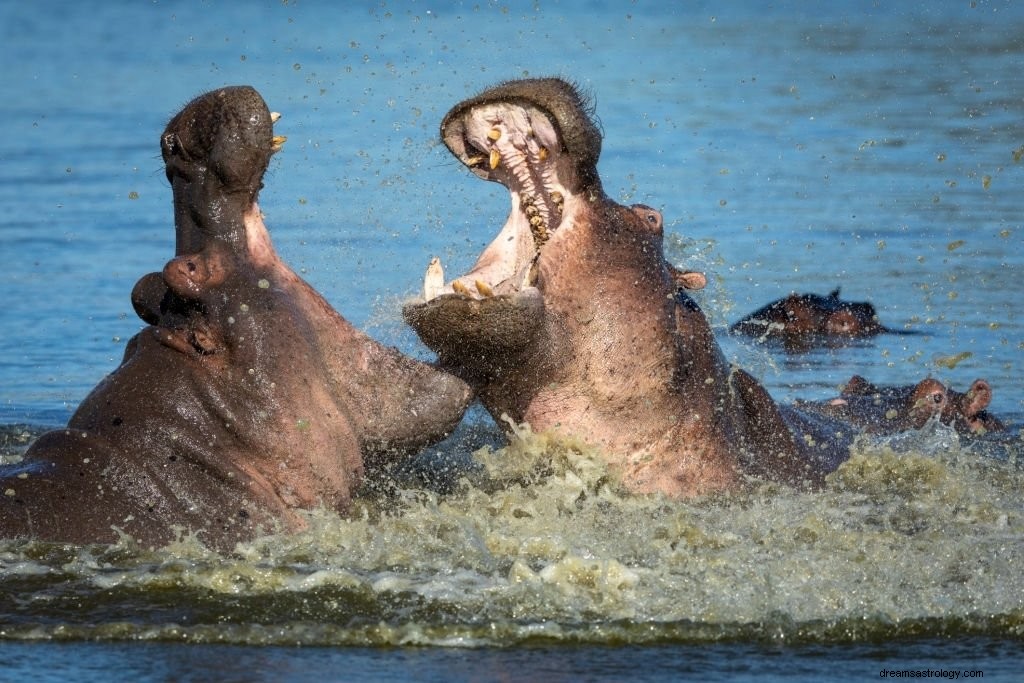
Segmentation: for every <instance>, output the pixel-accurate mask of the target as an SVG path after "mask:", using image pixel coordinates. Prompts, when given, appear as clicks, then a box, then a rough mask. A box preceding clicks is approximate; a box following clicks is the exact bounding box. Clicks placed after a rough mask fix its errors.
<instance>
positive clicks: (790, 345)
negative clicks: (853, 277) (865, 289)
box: [730, 289, 912, 350]
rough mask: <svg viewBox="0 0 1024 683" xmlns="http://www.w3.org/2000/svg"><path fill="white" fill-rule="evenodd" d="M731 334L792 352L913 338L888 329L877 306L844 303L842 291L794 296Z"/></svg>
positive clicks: (739, 325) (761, 311) (770, 306)
mask: <svg viewBox="0 0 1024 683" xmlns="http://www.w3.org/2000/svg"><path fill="white" fill-rule="evenodd" d="M730 331H731V332H732V333H733V334H741V335H745V336H749V337H752V338H754V339H756V340H758V341H773V342H781V343H782V345H783V347H784V348H786V349H788V350H802V349H806V348H810V347H812V346H827V345H832V344H841V343H843V342H846V341H849V340H852V339H866V338H869V337H874V336H877V335H879V334H912V332H909V331H906V330H896V329H892V328H889V327H886V326H884V325H883V324H882V323H881V322H879V320H878V313H877V311H876V310H875V307H874V305H872V304H871V303H869V302H866V301H843V300H842V299H840V298H839V290H838V289H835V290H833V291H832V292H830V293H829V295H828V296H821V295H820V294H790V295H789V296H787V297H786V298H784V299H779V300H778V301H773V302H772V303H770V304H768V305H766V306H762V307H761V308H759V309H757V310H756V311H754V312H753V313H751V314H750V315H748V316H746V317H744V318H743V319H742V320H739V321H737V322H736V323H735V324H734V325H733V326H732V327H731V328H730Z"/></svg>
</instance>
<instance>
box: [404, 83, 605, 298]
mask: <svg viewBox="0 0 1024 683" xmlns="http://www.w3.org/2000/svg"><path fill="white" fill-rule="evenodd" d="M567 102H568V104H567ZM441 137H442V139H443V140H444V142H445V145H446V146H447V147H448V149H449V150H450V151H451V152H452V154H453V155H454V156H455V157H456V158H457V159H459V161H461V162H462V163H463V164H465V165H466V166H467V167H469V168H470V170H471V171H472V172H473V173H474V174H475V175H477V176H479V177H481V178H483V179H485V180H490V181H493V182H498V183H501V184H502V185H504V186H505V187H506V188H508V191H509V199H510V203H511V210H510V212H509V216H508V219H507V220H506V222H505V225H504V226H503V227H502V228H501V230H500V231H499V233H498V235H497V237H496V238H495V239H494V241H493V242H491V244H490V245H489V246H488V247H487V248H486V249H485V250H484V251H483V253H482V254H481V255H480V257H479V259H478V260H477V262H476V264H475V265H474V266H473V268H472V269H471V270H470V271H469V272H468V273H466V274H464V275H462V276H460V277H458V278H455V279H453V280H452V281H450V282H447V283H446V282H445V280H444V271H443V269H442V268H441V264H440V261H439V260H437V259H434V260H433V261H431V263H430V266H428V268H427V273H426V276H425V278H424V292H423V299H424V300H425V301H430V300H431V299H434V298H436V297H437V296H441V295H446V294H456V295H461V296H464V297H468V298H471V299H484V298H488V297H491V296H494V295H510V294H515V293H517V292H521V291H523V290H526V289H528V288H530V287H533V286H534V285H535V284H536V268H535V267H534V266H535V263H536V261H537V259H538V257H539V255H540V253H541V252H542V250H543V249H544V247H545V245H546V244H548V243H549V242H550V241H552V240H557V239H558V238H559V234H560V233H566V232H568V231H570V230H572V227H573V221H574V216H575V215H577V214H578V212H579V210H580V209H581V208H582V207H581V203H585V202H589V201H592V200H593V199H594V198H595V197H597V196H600V195H601V188H600V181H599V180H598V177H597V170H596V162H597V155H598V154H599V152H600V135H599V133H598V131H597V129H596V126H594V124H593V122H592V121H591V120H590V117H589V115H588V113H587V109H586V104H585V102H584V100H583V98H582V96H581V95H580V94H579V92H578V91H577V90H576V88H574V87H573V86H571V85H569V84H568V83H565V82H564V81H561V80H558V79H534V80H526V81H515V82H510V83H505V84H503V85H500V86H497V87H495V88H492V89H490V90H488V91H486V92H484V93H483V94H481V95H479V96H477V97H475V98H472V99H470V100H467V101H466V102H463V103H461V104H459V105H457V106H456V107H455V108H454V109H452V111H451V112H449V113H448V115H447V116H446V117H445V119H444V121H443V122H442V124H441Z"/></svg>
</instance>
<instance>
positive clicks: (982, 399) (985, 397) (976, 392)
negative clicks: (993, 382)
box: [964, 379, 992, 417]
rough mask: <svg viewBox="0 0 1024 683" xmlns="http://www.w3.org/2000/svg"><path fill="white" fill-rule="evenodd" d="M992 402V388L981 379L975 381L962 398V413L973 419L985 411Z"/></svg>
mask: <svg viewBox="0 0 1024 683" xmlns="http://www.w3.org/2000/svg"><path fill="white" fill-rule="evenodd" d="M991 402H992V387H991V386H989V383H988V382H986V381H985V380H983V379H976V380H974V383H973V384H971V388H970V389H968V390H967V395H966V396H965V397H964V413H965V414H966V415H967V417H973V416H975V415H977V414H978V413H980V412H981V411H983V410H985V408H987V407H988V404H989V403H991Z"/></svg>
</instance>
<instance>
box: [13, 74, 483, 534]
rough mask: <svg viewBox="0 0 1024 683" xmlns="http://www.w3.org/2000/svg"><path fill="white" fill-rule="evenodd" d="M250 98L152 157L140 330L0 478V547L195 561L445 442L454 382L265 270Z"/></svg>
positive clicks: (267, 246) (265, 141) (272, 257)
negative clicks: (156, 247) (169, 200)
mask: <svg viewBox="0 0 1024 683" xmlns="http://www.w3.org/2000/svg"><path fill="white" fill-rule="evenodd" d="M276 118H277V115H275V114H271V112H270V111H269V110H268V109H267V106H266V104H265V103H264V102H263V99H262V98H261V97H260V95H259V94H258V93H257V92H256V91H255V90H254V89H252V88H250V87H231V88H223V89H221V90H217V91H215V92H211V93H208V94H205V95H202V96H200V97H199V98H197V99H195V100H194V101H193V102H191V103H190V104H188V105H187V106H186V107H185V108H184V109H183V110H182V111H181V112H180V113H179V114H178V115H177V116H175V117H174V118H173V119H171V121H170V123H169V124H168V125H167V129H166V130H165V131H164V133H163V136H162V137H161V139H160V142H161V149H162V151H163V159H164V162H165V164H166V174H167V180H168V182H169V183H170V185H171V189H172V191H173V195H174V219H175V227H176V233H177V247H176V256H175V258H173V259H172V260H171V261H170V262H168V263H167V265H166V266H165V267H164V269H163V272H161V273H152V274H149V275H147V276H145V277H143V278H142V279H141V280H140V281H139V283H138V284H137V285H136V287H135V290H134V291H133V293H132V300H133V304H134V305H135V308H136V311H137V312H138V314H139V315H140V317H141V318H142V319H143V320H144V321H146V322H147V323H149V325H150V326H149V327H146V328H144V329H143V330H142V331H141V332H140V333H139V334H138V335H136V336H135V337H134V338H133V339H132V340H131V341H130V342H129V343H128V345H127V349H126V352H125V356H124V360H123V362H122V363H121V365H120V366H119V367H118V368H117V369H116V370H115V371H114V372H113V373H111V374H110V375H109V376H108V377H107V378H105V379H104V380H103V381H102V382H101V383H100V384H99V385H98V386H97V387H96V388H95V389H94V390H93V391H92V393H90V394H89V396H88V397H86V399H85V400H84V401H83V403H82V404H81V406H80V407H79V408H78V410H77V411H76V412H75V414H74V416H73V417H72V418H71V421H70V423H69V424H68V426H67V429H62V430H59V431H54V432H50V433H47V434H44V435H43V436H42V437H40V438H39V440H38V441H36V443H35V444H34V445H33V446H32V447H31V448H30V449H29V451H28V453H27V455H26V457H25V460H24V461H23V462H22V463H20V464H18V465H15V466H9V467H5V468H3V474H4V481H3V489H4V490H5V495H4V496H2V497H0V537H3V538H12V537H22V536H27V537H33V538H39V539H47V540H56V541H68V542H74V543H89V542H111V541H114V540H115V539H116V538H117V535H118V531H117V530H122V531H124V532H126V533H128V534H131V535H132V536H133V537H134V538H135V539H137V540H139V541H140V542H143V543H145V544H163V543H166V542H168V541H170V540H173V538H174V537H175V529H176V528H177V529H182V530H193V531H196V532H200V539H201V540H203V541H204V542H206V543H207V544H210V545H214V546H219V547H230V546H232V545H233V544H234V542H235V541H237V540H240V539H245V538H248V537H251V536H252V535H254V534H255V533H257V532H259V531H261V530H264V529H269V528H271V527H279V528H282V529H296V528H300V527H301V526H302V524H303V522H302V518H301V516H300V515H298V514H297V512H296V511H297V510H299V509H310V508H315V507H317V506H324V507H326V508H328V509H332V510H338V511H343V510H345V508H346V506H347V505H348V504H349V500H350V497H351V495H352V492H353V490H354V489H355V488H356V487H358V486H359V484H360V480H361V477H362V474H363V465H364V462H363V459H364V458H367V457H373V458H383V457H390V456H391V455H393V454H396V453H404V452H409V451H413V450H416V449H418V448H419V447H421V446H423V445H425V444H426V443H429V442H432V441H435V440H438V439H440V438H442V437H443V436H445V435H446V434H448V433H449V432H450V431H451V430H452V429H453V428H454V426H455V425H456V424H457V422H458V420H459V419H460V418H461V416H462V413H463V411H464V410H465V408H466V405H467V404H468V402H469V400H470V398H471V395H470V392H469V388H468V387H467V386H466V385H465V384H464V383H463V382H462V381H460V380H458V379H456V378H455V377H452V376H451V375H447V374H444V373H442V372H439V371H437V370H435V369H434V368H432V367H430V366H428V365H425V364H423V363H420V362H417V361H413V360H411V359H408V358H406V357H404V356H402V355H401V354H399V353H398V352H397V351H396V350H394V349H390V348H386V347H384V346H382V345H380V344H378V343H376V342H375V341H373V340H372V339H370V338H368V337H367V336H366V335H364V334H362V333H361V332H359V331H358V330H356V329H355V328H353V327H352V325H350V324H349V323H348V322H346V321H345V320H344V319H343V318H342V317H341V316H340V315H339V314H338V313H336V312H335V311H334V310H333V309H332V308H331V307H330V305H329V304H328V303H327V302H326V301H325V300H324V299H323V298H321V297H320V295H319V294H317V292H316V291H314V290H313V288H312V287H310V286H309V285H308V284H306V283H305V282H304V281H302V280H301V279H300V278H299V277H298V276H297V275H296V274H295V273H294V272H293V271H292V270H291V269H290V268H289V267H288V266H287V265H286V264H285V263H284V262H282V261H281V259H280V258H279V257H278V255H277V254H276V253H275V251H274V248H273V246H272V245H271V243H270V236H269V234H268V233H267V229H266V227H265V226H264V224H263V218H262V215H261V213H260V209H259V207H258V206H257V203H256V200H257V194H258V192H259V190H260V189H261V187H262V181H263V175H264V172H265V171H266V169H267V165H268V163H269V160H270V157H271V155H272V154H273V153H274V152H275V151H277V149H279V148H280V146H281V144H283V142H284V138H283V137H275V136H274V133H273V131H272V125H271V124H272V122H273V121H274V120H276Z"/></svg>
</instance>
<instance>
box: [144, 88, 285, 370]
mask: <svg viewBox="0 0 1024 683" xmlns="http://www.w3.org/2000/svg"><path fill="white" fill-rule="evenodd" d="M279 116H280V115H279V114H276V113H271V112H270V110H269V109H268V108H267V105H266V103H265V102H264V101H263V98H262V97H261V96H260V95H259V93H258V92H257V91H256V90H255V89H254V88H252V87H249V86H235V87H227V88H222V89H220V90H215V91H213V92H209V93H206V94H204V95H201V96H199V97H197V98H196V99H194V100H193V101H192V102H190V103H189V104H188V105H186V107H185V108H184V109H182V110H181V112H179V113H178V114H177V115H176V116H175V117H174V118H172V119H171V121H170V122H169V123H168V124H167V127H166V129H165V130H164V132H163V134H162V135H161V137H160V149H161V153H162V156H163V160H164V165H165V172H166V175H167V180H168V182H170V184H171V189H172V192H173V195H174V214H175V215H174V222H175V233H176V247H175V253H176V254H177V256H176V257H175V258H174V259H172V260H171V261H170V262H168V263H167V265H166V266H165V267H164V269H163V272H162V273H151V274H149V275H146V276H144V277H143V278H142V279H140V280H139V282H138V283H137V284H136V286H135V289H134V291H133V292H132V304H133V305H134V307H135V310H136V312H137V313H138V314H139V317H141V318H142V319H143V320H145V321H146V322H148V323H150V324H151V325H157V326H158V327H159V328H160V329H161V332H162V333H161V334H160V336H159V338H160V340H161V341H162V342H164V343H165V344H167V345H169V346H172V347H176V348H178V349H179V350H181V351H184V352H195V353H203V354H208V353H212V352H214V351H216V350H219V349H223V348H224V347H225V346H226V345H227V340H228V338H229V337H230V336H231V335H228V334H227V327H228V326H229V325H234V324H235V322H236V320H235V318H234V316H232V315H231V314H230V313H228V312H226V311H222V310H221V309H224V303H225V302H226V301H228V300H229V299H231V298H236V299H237V296H238V295H241V296H242V297H243V298H252V297H254V296H255V298H260V297H258V294H259V291H258V290H259V283H264V284H266V285H267V286H264V287H262V289H268V288H269V283H270V281H271V279H270V278H269V271H271V270H273V269H274V267H275V266H276V265H277V263H278V259H277V256H276V254H275V253H274V250H273V247H272V246H271V244H270V239H269V236H268V235H267V232H266V228H265V227H264V226H263V223H262V216H261V214H260V211H259V206H258V204H257V198H258V194H259V191H260V189H261V188H262V187H263V175H264V173H265V172H266V170H267V166H268V165H269V163H270V157H271V156H272V155H273V154H274V153H275V152H277V151H278V150H280V149H281V146H282V145H283V144H284V142H285V139H286V138H284V137H283V136H275V135H274V133H273V123H274V122H275V121H276V120H277V119H278V118H279ZM260 270H262V271H267V272H265V273H263V274H264V275H267V277H264V278H263V279H261V276H260V273H259V272H258V271H260ZM253 285H257V286H256V287H255V288H254V287H253ZM228 291H231V292H232V293H233V294H235V295H236V296H235V297H229V296H227V294H226V293H227V292H228ZM264 298H265V297H264ZM233 303H235V302H233ZM239 305H247V304H239ZM218 311H220V314H218ZM241 336H243V337H244V334H243V335H241Z"/></svg>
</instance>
